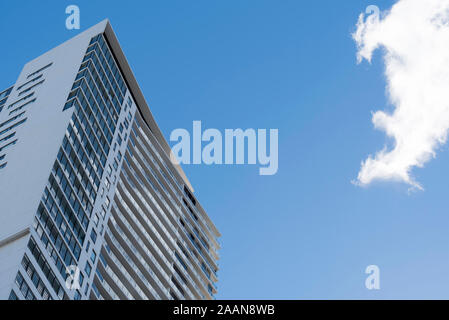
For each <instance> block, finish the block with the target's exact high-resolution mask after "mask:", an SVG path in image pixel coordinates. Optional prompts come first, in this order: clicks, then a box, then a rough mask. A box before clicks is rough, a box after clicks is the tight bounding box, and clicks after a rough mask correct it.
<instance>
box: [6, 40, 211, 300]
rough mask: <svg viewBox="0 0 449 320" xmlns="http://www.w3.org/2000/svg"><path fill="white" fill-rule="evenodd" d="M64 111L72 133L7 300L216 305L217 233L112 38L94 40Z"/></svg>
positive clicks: (37, 77)
mask: <svg viewBox="0 0 449 320" xmlns="http://www.w3.org/2000/svg"><path fill="white" fill-rule="evenodd" d="M49 67H51V64H50V65H48V66H45V67H43V68H42V70H46V69H47V68H49ZM42 70H41V71H39V70H38V72H34V73H33V74H30V75H29V77H28V78H27V83H25V84H23V85H21V86H20V87H19V88H18V89H17V90H18V91H20V93H21V95H22V96H21V97H20V98H21V99H24V98H26V99H24V100H20V102H18V103H17V105H14V106H13V107H12V108H11V111H10V112H13V113H12V115H14V117H25V114H23V115H22V114H21V112H25V111H21V110H24V108H25V107H26V106H27V104H31V103H32V102H33V100H32V99H34V97H33V95H32V94H33V93H32V92H31V93H30V91H31V90H34V88H36V87H38V86H39V85H40V84H42V81H44V79H43V77H42V76H41V72H42ZM27 88H31V89H30V90H29V91H27V90H28V89H27ZM29 95H30V96H29ZM0 97H1V95H0ZM19 108H22V109H19ZM61 111H62V112H67V113H70V115H71V117H70V121H69V125H68V127H67V130H66V132H65V135H64V137H63V139H62V144H61V146H60V148H59V152H58V155H57V158H56V159H55V161H54V164H53V167H52V170H51V173H50V176H49V178H48V181H47V183H46V186H45V189H44V192H43V194H42V198H41V200H40V203H39V206H38V209H37V212H36V215H35V217H34V222H33V226H32V230H31V234H30V239H29V241H28V246H27V249H26V251H25V255H24V257H23V261H22V265H21V268H20V269H19V271H18V273H17V277H16V283H15V285H14V287H13V290H12V291H11V294H10V299H46V300H49V299H166V300H167V299H176V300H177V299H187V300H189V299H213V298H214V295H215V294H216V292H217V289H216V282H217V281H218V278H217V270H218V265H217V260H218V258H219V257H218V253H217V252H218V249H219V244H218V241H217V238H218V237H219V233H218V231H217V230H216V229H215V227H214V226H213V224H212V222H211V221H210V220H209V218H208V216H207V214H206V213H205V211H204V210H203V209H202V207H201V206H200V204H199V203H198V201H197V200H196V198H195V197H194V196H193V195H192V193H191V192H190V190H189V187H187V186H186V184H185V181H184V179H183V177H182V176H181V174H180V173H179V172H178V171H177V169H176V168H175V166H174V165H173V164H172V163H171V161H170V159H169V157H168V155H167V152H166V150H164V148H163V147H162V145H161V141H160V140H159V139H161V138H160V137H159V138H158V137H157V136H156V135H155V134H154V131H153V130H152V129H151V127H150V126H149V125H148V123H147V119H146V118H145V116H144V115H143V113H142V112H141V110H140V106H138V105H137V103H136V102H135V100H134V97H133V95H132V90H131V89H130V88H129V85H128V83H127V82H126V81H125V77H124V75H123V72H122V70H121V69H120V67H119V64H118V62H117V59H116V57H115V55H114V53H113V50H112V49H111V45H110V44H109V43H108V41H107V38H106V35H105V34H103V33H101V34H98V35H97V36H95V37H93V38H92V39H91V41H90V44H89V46H88V48H87V50H86V53H85V56H84V59H83V60H82V62H81V66H80V68H79V71H78V74H77V76H76V78H75V80H74V83H73V86H72V88H71V91H70V93H69V94H68V98H67V102H66V103H65V105H64V106H63V108H62V109H61ZM25 119H26V118H25ZM20 120H23V119H19V118H16V119H14V120H12V121H11V125H14V123H18V121H20ZM4 126H5V127H10V126H9V123H8V124H5V125H4ZM1 129H2V128H1V127H0V130H1ZM5 133H6V132H5ZM9 134H11V133H8V134H5V136H4V137H5V139H6V136H9ZM0 137H1V136H0ZM9 139H14V135H13V134H12V135H11V136H10V137H9ZM162 139H163V138H162ZM5 141H6V140H5ZM0 160H1V158H0ZM0 164H1V161H0ZM73 279H75V282H76V283H75V282H73V281H72V280H73ZM74 283H75V285H73V284H74ZM69 284H71V285H69Z"/></svg>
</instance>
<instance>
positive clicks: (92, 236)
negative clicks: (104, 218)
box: [90, 229, 97, 243]
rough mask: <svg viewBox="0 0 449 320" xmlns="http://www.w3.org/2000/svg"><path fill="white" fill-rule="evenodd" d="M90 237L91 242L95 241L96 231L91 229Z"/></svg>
mask: <svg viewBox="0 0 449 320" xmlns="http://www.w3.org/2000/svg"><path fill="white" fill-rule="evenodd" d="M90 238H91V239H92V242H93V243H95V242H96V241H97V233H96V232H95V230H93V229H92V232H91V233H90Z"/></svg>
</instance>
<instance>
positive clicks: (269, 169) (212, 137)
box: [170, 121, 279, 176]
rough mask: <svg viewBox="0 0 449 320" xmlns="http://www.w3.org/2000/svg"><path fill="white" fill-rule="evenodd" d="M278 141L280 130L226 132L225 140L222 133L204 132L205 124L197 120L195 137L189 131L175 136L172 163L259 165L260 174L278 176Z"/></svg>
mask: <svg viewBox="0 0 449 320" xmlns="http://www.w3.org/2000/svg"><path fill="white" fill-rule="evenodd" d="M267 138H268V139H267ZM278 139H279V130H278V129H270V130H269V132H268V130H267V129H258V130H257V131H256V130H255V129H246V130H245V131H243V130H242V129H226V130H224V139H223V134H222V133H221V131H220V130H218V129H207V130H205V131H204V132H203V131H202V125H201V121H193V134H192V135H191V134H190V132H189V131H188V130H186V129H176V130H173V132H172V133H171V135H170V141H171V142H177V143H176V144H175V145H174V146H173V147H172V154H171V161H172V162H173V163H181V164H185V165H188V164H206V165H223V164H225V165H233V164H237V165H243V164H249V165H256V164H259V165H260V166H261V168H260V169H259V174H260V175H264V176H265V175H275V174H276V173H277V171H278ZM203 143H205V145H204V147H203ZM268 144H269V145H268ZM245 146H246V147H247V148H246V149H245ZM245 155H246V157H245ZM245 158H246V159H245ZM245 160H246V162H245Z"/></svg>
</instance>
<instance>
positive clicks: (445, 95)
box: [353, 0, 449, 189]
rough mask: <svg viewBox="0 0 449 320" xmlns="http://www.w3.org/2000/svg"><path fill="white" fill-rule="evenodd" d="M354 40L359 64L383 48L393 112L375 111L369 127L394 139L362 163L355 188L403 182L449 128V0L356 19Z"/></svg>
mask: <svg viewBox="0 0 449 320" xmlns="http://www.w3.org/2000/svg"><path fill="white" fill-rule="evenodd" d="M353 38H354V40H355V41H356V43H357V47H358V61H359V62H361V61H362V60H363V59H365V60H367V61H369V62H371V57H372V54H373V52H374V51H375V50H377V49H382V55H383V58H384V61H385V77H386V81H387V92H388V98H389V100H390V102H391V104H392V105H393V106H394V111H393V112H392V113H388V112H384V111H377V112H375V113H373V118H372V121H373V124H374V126H375V128H376V129H379V130H383V131H385V133H386V134H387V136H388V137H391V138H393V141H394V145H393V147H392V148H391V149H388V148H387V147H385V148H384V149H383V150H381V151H379V152H378V153H376V154H375V155H374V156H372V155H370V156H369V157H368V158H367V159H366V160H365V161H363V162H362V167H361V169H360V172H359V174H358V177H357V181H356V183H357V184H358V185H368V184H370V183H371V182H373V181H375V180H392V181H401V182H405V183H407V184H409V185H410V186H412V187H414V188H418V189H422V188H421V186H420V184H419V183H418V182H416V181H415V180H414V179H413V178H412V176H411V170H412V169H413V168H414V167H423V166H424V164H425V163H426V162H428V161H429V160H431V159H432V158H433V157H435V152H436V150H437V149H438V147H439V146H441V145H443V144H445V143H446V140H447V134H448V130H449V0H399V1H398V2H396V4H395V5H394V6H393V7H392V8H391V9H390V10H389V11H388V12H384V13H383V14H381V17H380V18H379V17H377V16H376V15H370V16H368V17H365V15H364V14H362V15H360V17H359V21H358V23H357V30H356V32H355V33H354V34H353Z"/></svg>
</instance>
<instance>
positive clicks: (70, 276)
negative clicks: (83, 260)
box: [65, 266, 81, 290]
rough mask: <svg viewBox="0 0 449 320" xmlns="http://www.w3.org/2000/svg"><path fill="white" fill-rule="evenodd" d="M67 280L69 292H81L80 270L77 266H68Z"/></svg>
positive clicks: (66, 285)
mask: <svg viewBox="0 0 449 320" xmlns="http://www.w3.org/2000/svg"><path fill="white" fill-rule="evenodd" d="M66 273H67V279H66V281H65V287H66V288H67V290H79V289H80V287H81V286H80V269H79V268H78V267H77V266H68V267H67V268H66Z"/></svg>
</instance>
